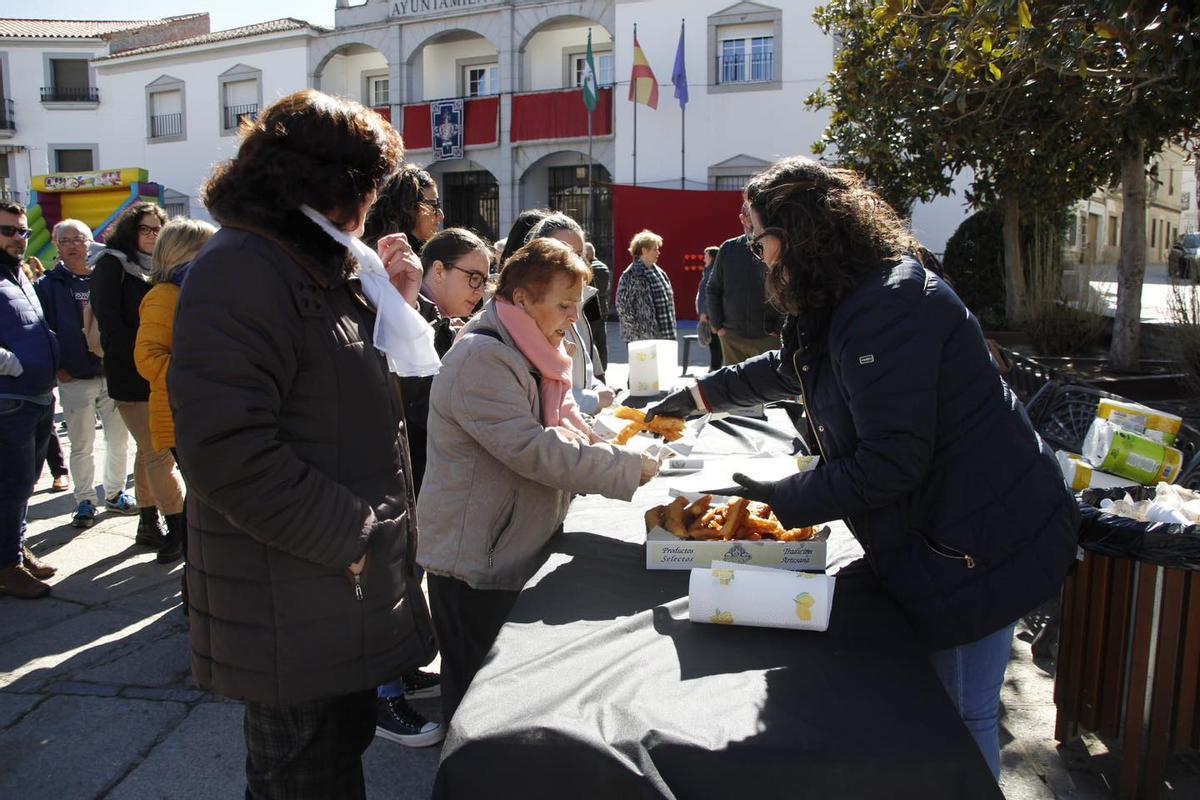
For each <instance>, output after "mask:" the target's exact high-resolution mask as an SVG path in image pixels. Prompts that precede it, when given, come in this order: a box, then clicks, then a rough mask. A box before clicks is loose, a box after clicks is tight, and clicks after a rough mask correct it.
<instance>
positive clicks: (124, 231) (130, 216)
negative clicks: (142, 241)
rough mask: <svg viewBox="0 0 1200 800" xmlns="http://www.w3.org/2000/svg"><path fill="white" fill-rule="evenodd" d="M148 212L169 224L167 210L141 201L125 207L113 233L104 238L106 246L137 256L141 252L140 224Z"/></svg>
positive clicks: (161, 222)
mask: <svg viewBox="0 0 1200 800" xmlns="http://www.w3.org/2000/svg"><path fill="white" fill-rule="evenodd" d="M147 214H153V215H154V216H155V217H157V218H158V221H159V223H160V224H162V225H166V224H167V212H166V211H163V210H162V208H161V207H159V206H158V205H157V204H156V203H150V202H147V201H145V200H142V201H139V202H137V203H134V204H133V205H131V206H130V207H129V208H127V209H125V210H124V211H123V212H121V216H119V217H117V221H116V222H114V223H113V227H112V233H110V234H109V235H108V237H107V238H106V239H105V240H104V246H105V247H107V248H109V249H110V250H120V251H121V252H122V253H124V254H125V257H126V258H128V259H135V258H137V255H138V252H139V251H138V225H140V224H141V223H142V217H144V216H146V215H147Z"/></svg>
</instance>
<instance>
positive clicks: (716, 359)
mask: <svg viewBox="0 0 1200 800" xmlns="http://www.w3.org/2000/svg"><path fill="white" fill-rule="evenodd" d="M723 358H724V356H723V355H722V354H721V337H720V336H717V335H716V334H715V333H714V334H713V337H712V341H711V342H709V343H708V371H709V372H713V371H714V370H718V369H720V368H721V367H722V366H723Z"/></svg>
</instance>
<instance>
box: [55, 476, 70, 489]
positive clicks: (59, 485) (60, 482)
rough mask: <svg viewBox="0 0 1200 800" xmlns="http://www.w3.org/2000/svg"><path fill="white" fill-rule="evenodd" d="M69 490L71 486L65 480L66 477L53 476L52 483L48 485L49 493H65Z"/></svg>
mask: <svg viewBox="0 0 1200 800" xmlns="http://www.w3.org/2000/svg"><path fill="white" fill-rule="evenodd" d="M70 488H71V484H70V482H69V481H68V480H67V476H66V475H55V476H54V481H53V482H52V483H51V484H50V491H52V492H65V491H66V490H67V489H70Z"/></svg>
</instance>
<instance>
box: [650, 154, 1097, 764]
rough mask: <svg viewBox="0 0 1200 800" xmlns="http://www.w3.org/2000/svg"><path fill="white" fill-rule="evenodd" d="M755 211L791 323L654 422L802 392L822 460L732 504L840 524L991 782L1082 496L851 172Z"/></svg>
mask: <svg viewBox="0 0 1200 800" xmlns="http://www.w3.org/2000/svg"><path fill="white" fill-rule="evenodd" d="M746 199H747V200H748V201H749V202H750V205H751V217H752V220H753V233H754V238H753V246H754V248H755V249H756V251H757V253H758V254H759V255H760V257H761V258H762V259H763V260H764V261H765V262H766V264H767V266H768V270H769V271H768V276H767V285H768V291H769V293H770V296H771V300H772V302H774V303H775V304H776V306H777V307H779V308H780V309H781V310H783V311H785V312H786V313H787V314H788V317H787V321H786V323H785V325H784V329H783V347H782V349H781V350H778V351H774V352H771V353H766V354H764V355H762V356H759V357H758V358H755V359H751V360H750V361H746V362H744V363H742V364H739V365H736V366H732V367H727V368H725V369H723V370H720V371H719V372H716V373H713V374H712V375H709V376H707V377H705V378H703V379H701V380H700V382H699V383H698V384H697V385H696V386H694V387H692V388H691V389H688V390H684V391H683V392H679V393H676V394H675V395H671V396H669V397H668V398H667V399H665V400H664V401H663V402H662V403H660V404H659V405H658V406H656V407H654V408H652V409H650V410H649V411H648V412H647V418H651V417H653V416H654V415H656V414H666V415H670V416H684V415H686V414H688V413H692V412H694V411H695V410H696V409H697V408H698V407H700V408H704V409H707V410H714V411H715V410H720V409H723V408H730V407H736V406H748V405H752V404H754V403H759V402H768V401H771V400H778V399H781V398H784V397H795V396H796V395H800V396H801V398H802V399H803V401H804V405H805V408H806V413H807V418H808V424H809V430H808V431H807V436H808V439H809V441H810V442H812V443H814V444H815V445H816V448H817V449H818V450H819V451H820V454H821V463H820V466H819V467H818V468H817V469H816V470H814V471H812V472H809V473H805V474H797V475H793V476H791V477H789V478H786V479H784V480H781V481H778V482H774V483H767V482H762V481H756V480H754V479H753V477H752V476H750V477H747V476H743V475H737V476H735V480H737V481H738V482H739V483H740V484H742V486H743V491H742V494H744V495H745V496H746V497H749V498H751V499H754V500H761V501H763V502H769V503H770V504H771V506H772V507H773V508H774V509H775V511H776V513H777V514H778V516H779V519H780V521H781V522H782V523H783V524H784V525H785V526H786V527H789V528H791V527H797V526H802V525H811V524H815V523H820V522H825V521H828V520H834V519H844V520H846V522H847V524H848V525H849V526H850V528H851V530H852V532H853V533H854V535H855V537H856V538H857V539H858V541H859V542H860V544H861V545H862V547H863V550H864V552H865V554H866V561H867V563H868V564H869V565H870V567H871V568H872V569H873V571H874V572H875V574H876V575H877V576H878V578H879V580H880V582H881V583H882V584H883V585H884V587H885V588H887V589H888V590H889V591H890V593H891V594H892V596H893V597H894V598H895V599H896V601H897V602H898V603H899V604H900V605H901V606H902V607H903V608H904V609H905V611H906V612H907V613H908V617H909V619H910V620H911V621H912V623H913V626H914V628H915V629H916V631H917V633H918V634H919V635H920V636H921V637H922V638H923V639H924V641H925V642H926V644H927V645H928V647H929V648H930V651H931V659H932V661H933V666H934V668H935V670H936V672H937V673H938V676H939V677H940V678H941V679H942V682H943V684H944V685H945V686H946V689H947V691H948V693H949V694H950V695H951V698H952V699H953V700H954V702H955V705H956V706H957V707H958V709H959V713H960V714H961V716H962V717H963V721H964V722H965V723H966V725H967V727H968V729H970V731H971V733H972V735H973V736H974V737H975V739H976V741H977V742H978V743H979V746H980V749H981V751H982V752H983V754H984V757H985V758H986V759H987V761H988V763H989V765H990V766H991V768H992V771H993V773H995V774H998V773H999V757H1000V755H999V742H998V739H997V723H998V719H999V702H1000V687H1001V684H1002V683H1003V679H1004V670H1005V667H1006V666H1007V663H1008V654H1009V648H1010V645H1011V642H1012V634H1013V627H1014V625H1015V622H1016V620H1017V619H1018V618H1019V617H1020V616H1021V615H1022V614H1025V613H1027V612H1028V611H1030V610H1032V609H1033V608H1035V607H1037V606H1038V605H1039V604H1041V603H1042V602H1043V601H1044V600H1046V599H1047V598H1049V597H1050V596H1052V595H1054V594H1055V593H1057V592H1058V590H1059V587H1060V586H1061V584H1062V580H1063V577H1064V575H1065V574H1066V571H1067V568H1068V566H1070V564H1071V562H1072V561H1073V559H1074V557H1075V546H1076V545H1075V541H1076V533H1077V527H1078V516H1079V515H1078V509H1077V507H1076V504H1075V500H1074V498H1072V496H1071V494H1070V492H1069V491H1068V490H1067V488H1066V486H1065V484H1064V482H1063V480H1062V476H1061V474H1060V472H1059V469H1058V466H1057V463H1056V461H1055V458H1054V454H1053V453H1052V452H1051V451H1050V449H1049V448H1048V447H1047V446H1046V444H1045V443H1044V442H1043V441H1042V440H1041V438H1040V437H1039V436H1038V435H1037V434H1036V432H1035V431H1034V429H1033V427H1032V425H1031V424H1030V422H1029V419H1028V417H1027V416H1026V415H1025V411H1024V409H1023V408H1022V406H1021V404H1020V402H1019V401H1018V400H1017V399H1016V397H1015V396H1014V395H1013V393H1012V391H1011V390H1009V388H1008V386H1006V385H1005V383H1004V381H1003V380H1002V379H1001V377H1000V375H999V374H998V373H997V371H996V369H995V366H994V365H993V363H992V360H991V357H990V355H989V352H988V349H987V346H986V345H985V344H984V339H983V333H982V331H981V330H980V327H979V322H978V320H976V318H975V317H974V315H972V314H971V313H970V312H969V311H968V310H967V309H966V307H965V306H964V305H963V303H962V301H961V300H960V299H959V298H958V296H957V295H956V294H955V293H954V290H953V289H951V288H950V286H949V285H948V284H947V283H946V282H945V281H944V280H942V279H941V277H939V276H938V275H937V274H935V273H933V272H930V271H928V270H926V269H925V268H924V267H923V266H922V265H921V263H920V262H919V261H918V260H917V259H916V258H915V257H914V254H916V253H919V252H921V248H920V245H919V244H918V243H917V242H916V241H915V240H914V239H913V238H912V237H911V235H910V234H909V233H908V230H907V228H906V227H905V226H904V224H903V221H902V220H901V219H900V218H899V216H898V215H896V213H895V212H894V211H893V210H892V209H891V208H889V207H888V206H887V204H886V203H884V202H883V201H882V200H881V199H879V197H878V196H877V195H876V194H875V193H874V192H872V191H871V190H870V189H868V188H867V187H866V185H865V183H864V182H863V180H862V178H861V177H860V176H859V175H857V174H856V173H853V172H850V171H848V170H840V169H831V168H829V167H826V166H823V165H821V164H818V163H816V162H814V161H810V160H808V159H804V158H790V159H786V160H784V161H780V162H778V163H776V164H775V165H773V166H772V167H771V168H770V169H768V170H766V171H765V172H763V173H760V174H759V175H757V176H756V177H755V178H754V179H753V180H752V181H751V182H750V184H749V185H748V186H747V187H746Z"/></svg>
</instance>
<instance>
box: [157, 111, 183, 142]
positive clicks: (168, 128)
mask: <svg viewBox="0 0 1200 800" xmlns="http://www.w3.org/2000/svg"><path fill="white" fill-rule="evenodd" d="M182 135H183V114H182V113H179V114H156V115H155V116H152V117H150V138H151V139H160V138H164V137H167V136H182Z"/></svg>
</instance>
